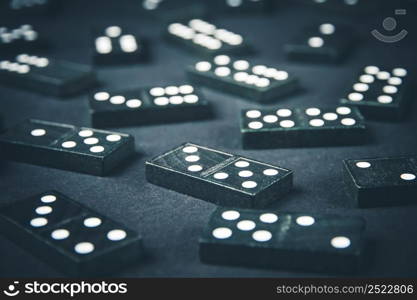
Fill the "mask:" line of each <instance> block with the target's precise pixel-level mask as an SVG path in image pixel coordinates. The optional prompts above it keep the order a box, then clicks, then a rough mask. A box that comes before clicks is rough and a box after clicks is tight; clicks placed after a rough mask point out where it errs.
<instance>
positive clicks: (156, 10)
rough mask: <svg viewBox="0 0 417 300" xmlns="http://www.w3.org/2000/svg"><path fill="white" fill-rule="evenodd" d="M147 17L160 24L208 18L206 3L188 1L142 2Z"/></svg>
mask: <svg viewBox="0 0 417 300" xmlns="http://www.w3.org/2000/svg"><path fill="white" fill-rule="evenodd" d="M140 3H141V9H142V11H143V12H144V16H145V17H150V18H152V20H154V21H155V20H156V21H158V22H159V23H160V22H162V23H170V22H179V21H187V20H190V19H192V18H204V17H205V16H207V9H206V5H205V3H201V2H199V1H188V0H140Z"/></svg>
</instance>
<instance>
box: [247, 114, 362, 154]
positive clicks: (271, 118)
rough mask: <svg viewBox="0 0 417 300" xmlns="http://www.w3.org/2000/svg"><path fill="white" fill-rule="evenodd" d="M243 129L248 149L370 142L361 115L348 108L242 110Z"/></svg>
mask: <svg viewBox="0 0 417 300" xmlns="http://www.w3.org/2000/svg"><path fill="white" fill-rule="evenodd" d="M240 130H241V135H242V145H243V147H244V148H246V149H268V148H281V147H317V146H340V145H354V144H361V143H365V142H366V141H367V127H366V124H365V121H364V119H363V117H362V115H361V113H360V112H359V110H358V109H357V108H354V107H352V108H350V107H347V106H339V107H332V108H330V107H320V108H318V107H310V108H295V109H290V108H283V107H277V108H275V109H250V110H243V111H242V114H241V124H240Z"/></svg>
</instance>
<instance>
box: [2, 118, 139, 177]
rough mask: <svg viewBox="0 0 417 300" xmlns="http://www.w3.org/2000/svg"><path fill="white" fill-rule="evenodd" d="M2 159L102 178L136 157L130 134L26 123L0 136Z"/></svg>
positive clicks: (70, 126) (37, 122)
mask: <svg viewBox="0 0 417 300" xmlns="http://www.w3.org/2000/svg"><path fill="white" fill-rule="evenodd" d="M0 153H1V155H2V158H5V159H10V160H15V161H20V162H25V163H29V164H34V165H40V166H46V167H53V168H58V169H63V170H70V171H75V172H81V173H87V174H93V175H99V176H103V175H106V174H108V173H109V172H110V171H111V170H113V169H114V168H116V167H118V166H119V165H120V164H121V163H123V162H124V161H125V160H126V159H127V158H128V157H129V156H131V155H133V153H134V138H133V137H132V136H130V135H127V134H122V133H116V132H109V131H103V130H96V129H91V128H84V127H82V128H78V127H75V126H72V125H66V124H58V123H52V122H45V121H39V120H27V121H25V122H23V123H21V124H19V125H17V126H15V127H13V128H10V129H8V130H6V131H5V132H4V133H2V134H0Z"/></svg>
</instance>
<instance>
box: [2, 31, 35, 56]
mask: <svg viewBox="0 0 417 300" xmlns="http://www.w3.org/2000/svg"><path fill="white" fill-rule="evenodd" d="M40 46H41V42H40V39H39V33H38V32H37V31H36V30H35V29H33V28H32V26H31V25H29V24H25V25H22V26H20V27H18V28H14V29H8V28H6V27H0V54H2V55H3V54H9V53H13V54H16V53H18V52H20V51H33V50H36V49H37V48H39V47H40Z"/></svg>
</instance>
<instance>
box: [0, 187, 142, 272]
mask: <svg viewBox="0 0 417 300" xmlns="http://www.w3.org/2000/svg"><path fill="white" fill-rule="evenodd" d="M0 232H1V233H2V234H4V235H5V236H7V237H8V238H9V239H10V240H11V241H13V242H15V243H16V244H18V245H20V246H21V247H24V248H25V249H27V250H28V251H30V253H32V254H33V255H35V256H37V257H39V258H40V259H42V260H44V261H45V262H46V263H48V264H50V265H52V266H53V267H55V268H57V269H59V270H61V271H62V272H64V273H66V274H69V275H71V276H90V275H96V276H98V275H102V274H109V273H112V272H114V271H116V270H119V269H121V268H122V267H126V266H128V265H130V264H132V263H134V262H135V261H136V260H137V259H138V258H139V257H140V256H141V255H142V239H141V237H140V236H139V235H138V234H137V233H136V232H134V231H132V230H130V229H128V228H126V227H125V226H123V225H121V224H119V223H117V222H114V221H113V220H111V219H110V218H107V217H105V216H102V215H100V214H98V213H97V212H95V211H93V210H91V209H89V208H87V207H85V206H84V205H82V204H81V203H79V202H76V201H74V200H72V199H70V198H68V197H66V196H64V195H63V194H61V193H58V192H56V191H49V192H46V193H42V194H40V195H36V196H33V197H30V198H28V199H25V200H22V201H18V202H15V203H12V204H10V205H8V206H5V207H3V208H1V209H0Z"/></svg>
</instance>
